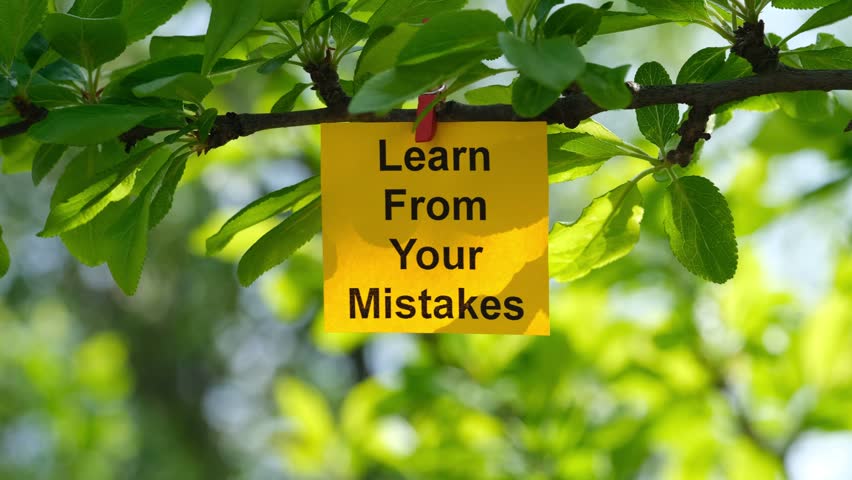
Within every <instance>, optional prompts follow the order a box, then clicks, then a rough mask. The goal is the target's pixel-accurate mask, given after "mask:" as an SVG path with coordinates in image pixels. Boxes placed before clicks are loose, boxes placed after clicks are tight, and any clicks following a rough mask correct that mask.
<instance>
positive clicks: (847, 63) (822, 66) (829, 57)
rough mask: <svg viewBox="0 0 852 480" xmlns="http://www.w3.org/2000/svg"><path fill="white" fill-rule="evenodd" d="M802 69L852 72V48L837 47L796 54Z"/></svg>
mask: <svg viewBox="0 0 852 480" xmlns="http://www.w3.org/2000/svg"><path fill="white" fill-rule="evenodd" d="M795 56H796V57H798V58H799V62H800V63H801V65H802V68H804V69H806V70H850V69H852V47H836V48H828V49H825V50H805V51H801V52H796V53H795Z"/></svg>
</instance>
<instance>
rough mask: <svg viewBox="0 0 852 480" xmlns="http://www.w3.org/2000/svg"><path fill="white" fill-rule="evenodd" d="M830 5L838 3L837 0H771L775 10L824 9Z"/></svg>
mask: <svg viewBox="0 0 852 480" xmlns="http://www.w3.org/2000/svg"><path fill="white" fill-rule="evenodd" d="M840 1H843V0H840ZM832 3H838V0H772V6H773V7H775V8H788V9H799V10H808V9H811V8H819V7H824V6H826V5H831V4H832Z"/></svg>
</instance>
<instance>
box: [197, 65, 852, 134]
mask: <svg viewBox="0 0 852 480" xmlns="http://www.w3.org/2000/svg"><path fill="white" fill-rule="evenodd" d="M628 86H629V87H630V89H631V90H632V91H633V101H632V102H631V104H630V105H629V106H628V107H627V108H626V109H628V110H634V109H637V108H642V107H650V106H654V105H664V104H678V103H683V104H687V105H691V106H696V105H698V106H703V107H711V106H717V105H722V104H725V103H729V102H734V101H738V100H744V99H746V98H750V97H756V96H759V95H766V94H770V93H781V92H797V91H806V90H821V91H832V90H852V70H782V71H777V72H773V73H768V74H765V75H760V76H754V77H746V78H738V79H735V80H725V81H722V82H714V83H697V84H685V85H669V86H640V85H637V84H635V83H632V82H630V83H628ZM604 111H606V109H605V108H602V107H600V106H598V105H596V104H595V103H594V102H592V101H591V99H589V97H587V96H586V95H584V94H582V93H570V94H568V95H567V96H565V97H562V98H560V99H559V100H558V101H557V102H556V103H555V104H554V105H553V106H551V107H550V108H549V109H548V110H547V111H545V112H544V113H543V114H542V115H540V116H538V117H535V118H524V117H520V116H518V115H517V114H516V113H515V112H514V111H513V110H512V106H511V105H466V104H462V103H458V102H452V101H450V102H446V103H445V104H444V105H443V106H442V107H441V108H437V109H436V113H437V116H438V121H439V122H462V121H470V122H487V121H546V122H547V123H551V124H564V125H565V126H567V127H569V128H574V127H576V126H577V125H579V124H580V122H581V121H583V120H586V119H588V118H590V117H592V116H593V115H596V114H598V113H601V112H604ZM711 111H712V108H711ZM416 116H417V112H416V110H403V109H396V110H391V111H390V112H388V113H387V114H386V115H377V114H358V115H353V114H349V113H348V112H346V111H341V110H337V109H331V108H324V109H317V110H302V111H297V112H289V113H243V114H239V115H237V119H238V121H239V125H240V128H239V130H240V131H241V132H242V133H241V134H240V135H236V136H234V135H229V134H227V133H228V132H224V131H223V132H222V135H220V136H219V137H218V138H217V141H216V144H210V145H209V147H210V148H216V147H219V146H221V145H224V144H225V143H227V142H228V141H230V140H234V139H236V138H238V137H239V136H248V135H251V134H254V133H256V132H259V131H262V130H269V129H274V128H288V127H298V126H304V125H316V124H319V123H337V122H413V121H414V120H415V119H416ZM225 117H226V116H224V115H222V116H220V117H219V119H217V121H216V125H217V127H218V126H219V125H220V123H223V122H226V121H230V122H233V119H231V120H226V119H225ZM704 123H705V124H706V120H705V122H704ZM229 132H230V133H231V134H236V133H237V132H236V131H229ZM701 133H703V130H702V132H701ZM695 141H696V142H697V141H698V139H696V140H695ZM693 147H694V144H693Z"/></svg>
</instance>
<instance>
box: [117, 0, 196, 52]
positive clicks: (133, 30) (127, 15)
mask: <svg viewBox="0 0 852 480" xmlns="http://www.w3.org/2000/svg"><path fill="white" fill-rule="evenodd" d="M185 4H186V0H124V6H123V7H122V9H121V15H120V16H119V19H120V20H121V23H122V24H123V25H124V29H125V30H126V31H127V43H128V44H130V43H133V42H135V41H137V40H141V39H143V38H145V37H147V36H148V35H150V34H151V32H153V31H154V30H155V29H156V28H157V27H159V26H160V25H162V24H164V23H166V22H167V21H168V20H169V19H170V18H172V16H174V14H176V13H177V12H179V11H180V10H181V9H182V8H183V6H184V5H185ZM199 53H200V52H199Z"/></svg>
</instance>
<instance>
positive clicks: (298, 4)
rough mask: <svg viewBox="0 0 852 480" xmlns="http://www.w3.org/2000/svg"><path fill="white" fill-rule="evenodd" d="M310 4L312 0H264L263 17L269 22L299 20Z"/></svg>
mask: <svg viewBox="0 0 852 480" xmlns="http://www.w3.org/2000/svg"><path fill="white" fill-rule="evenodd" d="M310 4H311V0H263V3H262V6H261V17H263V19H264V20H266V21H267V22H283V21H285V20H299V19H301V18H302V15H304V14H305V12H306V11H307V10H308V5H310Z"/></svg>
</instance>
